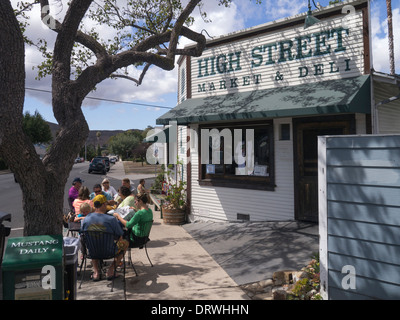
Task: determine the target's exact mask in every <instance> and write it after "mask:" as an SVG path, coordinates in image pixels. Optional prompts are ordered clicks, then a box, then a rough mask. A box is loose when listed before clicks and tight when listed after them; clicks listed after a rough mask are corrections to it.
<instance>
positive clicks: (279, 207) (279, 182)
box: [190, 118, 294, 221]
mask: <svg viewBox="0 0 400 320" xmlns="http://www.w3.org/2000/svg"><path fill="white" fill-rule="evenodd" d="M280 123H289V124H291V123H292V121H291V119H290V118H282V119H275V120H274V148H275V152H274V154H275V184H276V186H277V187H276V188H275V191H260V190H246V189H236V188H224V187H211V186H201V185H199V183H198V177H199V156H198V153H197V150H192V149H191V152H190V154H191V163H192V166H191V168H192V175H191V177H192V182H191V183H192V184H191V204H192V206H191V214H192V216H191V219H192V220H194V219H210V220H225V221H237V214H238V213H240V214H248V215H249V216H250V220H251V221H286V220H294V189H293V188H294V187H293V179H294V178H293V140H292V137H293V135H292V134H291V140H286V141H280V140H279V134H278V130H279V124H280ZM191 127H192V128H196V129H197V128H198V127H197V125H192V126H191ZM249 208H251V209H249Z"/></svg>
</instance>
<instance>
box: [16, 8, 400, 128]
mask: <svg viewBox="0 0 400 320" xmlns="http://www.w3.org/2000/svg"><path fill="white" fill-rule="evenodd" d="M63 2H64V1H63ZM203 2H204V3H205V4H204V8H203V10H204V11H206V12H207V16H208V19H209V20H211V22H208V23H206V22H204V21H203V20H202V19H201V18H200V16H199V11H198V10H197V9H196V10H195V11H194V12H193V14H192V15H193V16H194V18H195V23H194V25H193V26H192V29H194V30H195V31H198V32H200V31H201V30H203V29H205V30H206V31H207V33H208V35H210V36H211V37H218V36H221V35H224V34H228V33H230V32H234V31H239V30H242V29H245V28H249V27H253V26H257V25H260V24H263V23H266V22H270V21H273V20H278V19H281V18H285V17H290V16H293V15H296V14H300V13H305V12H307V5H308V2H307V0H279V1H278V0H264V1H263V2H262V4H256V1H255V0H233V3H232V4H231V6H230V8H225V7H223V6H218V3H217V2H218V1H217V0H206V1H203ZM11 3H12V5H13V6H14V8H15V7H16V3H17V0H11ZM51 3H52V1H50V4H51ZM315 3H319V4H320V5H321V6H323V7H325V6H327V5H328V4H329V0H319V1H318V0H315ZM311 4H312V1H311ZM51 9H52V10H54V11H53V12H55V14H56V17H57V14H59V15H62V14H63V12H62V9H59V8H57V7H55V8H54V7H51ZM313 9H315V7H314V6H313ZM392 14H393V31H394V51H395V66H396V73H397V74H399V73H400V0H392ZM30 22H31V26H30V28H29V29H28V31H27V32H28V36H30V37H31V38H32V39H34V38H35V37H36V38H38V36H39V35H40V36H41V37H45V38H46V39H47V40H48V43H49V44H51V43H54V39H55V33H54V32H53V31H51V30H49V29H48V28H47V27H46V26H44V25H43V24H42V22H41V20H40V14H39V8H35V9H33V10H32V13H31V19H30ZM371 26H372V28H371V29H372V32H371V38H372V55H373V67H374V69H375V70H376V71H381V72H386V73H389V53H388V39H387V32H388V31H387V15H386V1H385V0H372V1H371ZM96 27H97V28H99V27H98V26H96ZM98 30H99V32H100V34H101V35H103V36H104V37H107V36H109V37H111V36H112V34H111V33H110V31H108V30H105V29H104V30H103V28H99V29H98ZM188 43H190V42H189V41H187V40H186V39H182V40H181V41H180V46H181V47H182V46H184V45H186V44H188ZM41 61H42V57H41V54H40V53H38V51H37V49H36V48H35V47H30V46H26V49H25V64H26V84H25V86H26V96H25V105H24V112H29V113H31V114H33V113H34V112H35V111H36V110H37V111H38V112H39V113H40V114H41V115H42V116H43V118H44V119H45V120H47V121H49V122H53V123H57V121H56V119H55V118H54V116H53V111H52V107H51V94H50V93H49V92H48V91H51V77H50V76H48V77H46V78H43V79H41V80H36V79H35V78H36V77H37V69H35V68H34V67H35V66H37V65H38V64H40V62H41ZM177 69H178V68H177V66H176V67H175V69H174V70H172V71H164V70H162V69H159V68H157V67H151V68H150V69H149V71H148V72H147V74H146V76H145V78H144V80H143V83H142V85H140V86H136V84H135V83H134V82H132V81H129V80H125V79H117V80H111V79H110V80H105V81H103V82H102V83H101V84H99V85H98V87H97V89H96V91H94V92H92V93H90V94H89V95H88V97H87V98H86V99H85V100H84V102H83V106H82V108H83V112H84V114H85V117H86V121H87V122H88V125H89V129H90V130H129V129H145V128H146V127H147V126H156V119H157V118H158V117H160V116H162V115H163V114H164V113H166V112H167V111H168V110H169V108H174V107H175V106H176V105H177V84H178V71H177ZM131 72H132V74H133V75H135V74H136V75H137V71H136V70H134V69H133V68H132V70H131ZM89 97H93V98H95V99H91V98H89ZM105 100H107V101H105Z"/></svg>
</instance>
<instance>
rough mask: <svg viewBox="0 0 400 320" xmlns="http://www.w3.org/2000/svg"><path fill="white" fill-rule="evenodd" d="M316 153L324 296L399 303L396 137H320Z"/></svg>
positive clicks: (399, 145) (399, 140) (399, 154)
mask: <svg viewBox="0 0 400 320" xmlns="http://www.w3.org/2000/svg"><path fill="white" fill-rule="evenodd" d="M319 155H320V158H319V161H320V163H319V175H320V177H319V183H320V185H319V189H320V194H319V196H320V202H319V203H320V222H321V223H320V237H321V238H320V239H321V240H320V258H321V282H322V287H323V288H324V290H323V295H325V298H329V299H400V136H398V135H378V136H341V137H320V138H319ZM346 265H350V266H354V268H355V273H356V276H355V284H356V288H355V289H352V288H343V286H342V280H343V279H344V277H345V276H347V275H348V274H347V273H345V272H343V273H342V268H343V266H346Z"/></svg>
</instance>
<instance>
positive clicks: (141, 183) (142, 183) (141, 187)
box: [137, 179, 150, 196]
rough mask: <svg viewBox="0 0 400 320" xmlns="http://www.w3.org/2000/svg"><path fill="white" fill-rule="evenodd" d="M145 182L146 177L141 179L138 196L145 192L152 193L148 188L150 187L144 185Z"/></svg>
mask: <svg viewBox="0 0 400 320" xmlns="http://www.w3.org/2000/svg"><path fill="white" fill-rule="evenodd" d="M145 182H146V181H145V180H144V179H140V181H139V185H138V187H137V193H138V196H140V195H142V194H145V193H150V190H148V189H146V188H145V187H144V184H145Z"/></svg>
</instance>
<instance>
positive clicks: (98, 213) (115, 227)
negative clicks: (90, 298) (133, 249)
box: [81, 194, 129, 281]
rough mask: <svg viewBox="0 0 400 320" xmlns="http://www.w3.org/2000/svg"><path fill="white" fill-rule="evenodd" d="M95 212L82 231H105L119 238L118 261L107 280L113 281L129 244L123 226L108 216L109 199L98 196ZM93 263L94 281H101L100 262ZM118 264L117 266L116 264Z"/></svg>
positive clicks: (85, 220)
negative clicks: (115, 270)
mask: <svg viewBox="0 0 400 320" xmlns="http://www.w3.org/2000/svg"><path fill="white" fill-rule="evenodd" d="M93 204H94V208H95V209H94V212H92V213H89V214H88V215H87V216H86V218H85V219H83V221H82V225H81V231H103V232H110V233H114V234H116V235H117V236H119V237H120V238H119V240H118V242H117V249H118V251H117V255H118V256H117V259H116V261H114V262H113V263H112V264H111V265H110V267H109V269H108V270H107V280H112V279H113V277H114V268H115V265H117V266H118V265H119V263H120V261H121V259H122V257H123V256H124V254H125V252H126V250H127V249H128V247H129V242H128V241H127V240H125V239H123V237H122V235H123V234H124V232H123V230H122V227H121V224H120V223H118V221H117V219H115V218H114V217H113V216H112V215H108V214H106V212H107V198H106V197H105V196H104V195H101V194H100V195H97V196H96V197H94V198H93ZM92 261H93V277H92V279H93V281H99V280H100V279H101V274H100V270H99V261H98V260H96V259H92ZM115 263H116V264H115Z"/></svg>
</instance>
